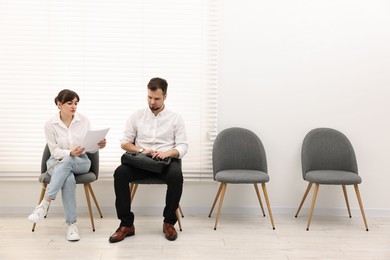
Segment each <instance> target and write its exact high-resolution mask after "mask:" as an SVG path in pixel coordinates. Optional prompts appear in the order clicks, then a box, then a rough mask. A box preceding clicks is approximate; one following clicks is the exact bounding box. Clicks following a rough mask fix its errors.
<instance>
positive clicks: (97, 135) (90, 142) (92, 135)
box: [81, 128, 110, 152]
mask: <svg viewBox="0 0 390 260" xmlns="http://www.w3.org/2000/svg"><path fill="white" fill-rule="evenodd" d="M108 130H110V128H105V129H101V130H92V131H88V132H87V134H86V135H85V137H84V140H83V142H82V144H81V146H82V147H84V148H85V150H86V151H87V152H96V151H97V150H99V146H98V142H100V141H101V140H103V139H104V138H105V137H106V135H107V133H108Z"/></svg>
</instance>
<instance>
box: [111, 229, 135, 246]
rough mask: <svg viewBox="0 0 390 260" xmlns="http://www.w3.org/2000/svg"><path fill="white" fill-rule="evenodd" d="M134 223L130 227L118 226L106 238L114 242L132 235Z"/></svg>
mask: <svg viewBox="0 0 390 260" xmlns="http://www.w3.org/2000/svg"><path fill="white" fill-rule="evenodd" d="M134 234H135V228H134V225H133V226H131V227H119V228H118V229H117V230H116V231H115V233H114V234H112V236H110V238H109V239H108V241H110V243H116V242H119V241H122V240H123V239H125V237H129V236H134Z"/></svg>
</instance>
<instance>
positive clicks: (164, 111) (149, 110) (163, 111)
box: [147, 106, 167, 117]
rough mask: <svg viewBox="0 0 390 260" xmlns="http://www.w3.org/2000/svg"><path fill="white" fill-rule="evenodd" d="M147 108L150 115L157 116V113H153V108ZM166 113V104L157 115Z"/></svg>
mask: <svg viewBox="0 0 390 260" xmlns="http://www.w3.org/2000/svg"><path fill="white" fill-rule="evenodd" d="M147 110H148V114H149V116H151V117H155V115H154V114H153V112H152V110H151V109H150V108H149V107H148V108H147ZM166 113H167V107H166V106H164V109H163V110H161V111H160V113H158V114H157V116H163V115H165V114H166ZM157 116H156V117H157Z"/></svg>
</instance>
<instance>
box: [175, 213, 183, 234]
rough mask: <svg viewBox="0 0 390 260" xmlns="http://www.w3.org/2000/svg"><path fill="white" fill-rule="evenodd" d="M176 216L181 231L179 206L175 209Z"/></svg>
mask: <svg viewBox="0 0 390 260" xmlns="http://www.w3.org/2000/svg"><path fill="white" fill-rule="evenodd" d="M176 218H177V223H178V224H179V230H180V231H183V229H182V228H181V222H180V212H179V208H177V209H176Z"/></svg>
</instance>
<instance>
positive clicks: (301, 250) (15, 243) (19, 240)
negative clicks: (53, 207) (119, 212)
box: [0, 214, 390, 260]
mask: <svg viewBox="0 0 390 260" xmlns="http://www.w3.org/2000/svg"><path fill="white" fill-rule="evenodd" d="M0 220H1V223H0V232H1V233H0V234H1V238H0V259H7V260H8V259H29V260H30V259H50V260H52V259H72V260H76V259H83V260H88V259H91V260H92V259H93V260H97V259H101V260H113V259H354V260H355V259H390V218H386V217H382V218H368V225H369V228H370V231H368V232H367V231H365V229H364V225H363V221H362V218H361V216H354V217H353V218H351V219H350V218H348V217H340V216H337V217H329V216H326V217H325V216H322V217H319V216H314V217H313V220H312V223H311V228H310V231H306V221H307V215H301V216H299V217H298V218H294V217H293V216H287V215H275V216H274V220H275V226H276V230H272V228H271V224H270V221H269V218H268V217H265V218H264V217H256V216H246V217H245V216H232V215H230V216H229V215H222V216H221V218H220V223H219V225H218V228H217V230H216V231H214V229H213V227H214V221H215V218H208V217H207V216H185V217H184V218H183V219H182V224H183V231H182V232H179V237H178V239H177V240H176V241H173V242H172V241H168V240H166V239H165V238H164V235H163V232H162V217H160V216H150V215H137V216H136V221H135V227H136V235H135V236H133V237H128V238H126V239H125V240H124V241H122V242H119V243H116V244H110V243H109V242H108V238H109V236H110V235H111V233H113V232H114V231H115V229H116V228H117V226H118V223H119V222H118V220H117V219H116V217H115V216H114V215H112V214H111V215H105V216H104V218H102V219H100V218H99V219H96V220H95V225H96V231H95V232H92V229H91V226H90V222H89V218H88V216H87V215H81V216H79V220H78V227H79V231H80V235H81V240H80V241H78V242H68V241H67V240H66V238H65V233H66V225H65V224H64V220H63V216H62V214H52V215H49V216H48V218H47V219H45V220H44V221H43V222H42V223H39V224H38V225H37V228H36V230H35V232H31V224H30V222H28V220H27V216H24V215H12V216H5V215H1V216H0Z"/></svg>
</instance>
